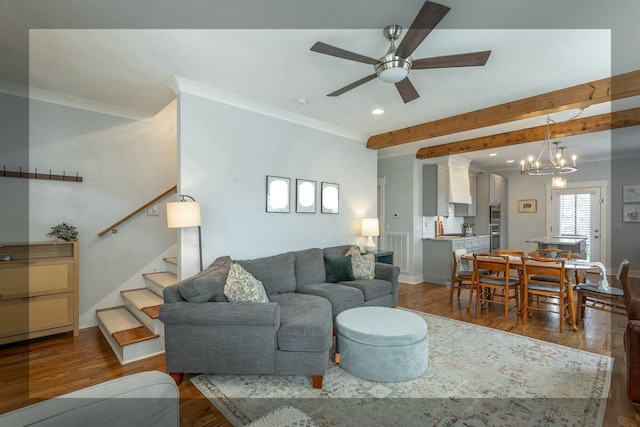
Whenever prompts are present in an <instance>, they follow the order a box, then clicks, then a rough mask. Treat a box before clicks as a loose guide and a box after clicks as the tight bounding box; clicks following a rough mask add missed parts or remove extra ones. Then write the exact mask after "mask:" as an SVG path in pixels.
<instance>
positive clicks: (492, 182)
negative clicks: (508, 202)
mask: <svg viewBox="0 0 640 427" xmlns="http://www.w3.org/2000/svg"><path fill="white" fill-rule="evenodd" d="M506 190H507V185H506V178H504V177H501V176H500V175H496V174H493V173H492V174H489V203H495V204H503V203H504V202H505V199H506Z"/></svg>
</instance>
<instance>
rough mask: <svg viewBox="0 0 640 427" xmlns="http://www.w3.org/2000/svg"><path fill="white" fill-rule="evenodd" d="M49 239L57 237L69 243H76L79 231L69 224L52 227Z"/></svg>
mask: <svg viewBox="0 0 640 427" xmlns="http://www.w3.org/2000/svg"><path fill="white" fill-rule="evenodd" d="M47 236H49V237H57V238H58V239H62V240H66V241H67V242H75V241H77V240H78V229H77V228H76V227H74V226H73V225H69V224H67V223H64V222H63V223H62V224H58V225H56V226H55V227H51V232H50V233H48V234H47Z"/></svg>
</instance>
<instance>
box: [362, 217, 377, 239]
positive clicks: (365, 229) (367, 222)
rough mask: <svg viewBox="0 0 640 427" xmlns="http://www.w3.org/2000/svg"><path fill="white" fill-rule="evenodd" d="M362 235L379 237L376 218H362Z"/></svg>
mask: <svg viewBox="0 0 640 427" xmlns="http://www.w3.org/2000/svg"><path fill="white" fill-rule="evenodd" d="M362 235H363V236H379V235H380V226H379V225H378V218H362Z"/></svg>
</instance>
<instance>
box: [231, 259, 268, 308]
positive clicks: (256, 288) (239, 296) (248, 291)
mask: <svg viewBox="0 0 640 427" xmlns="http://www.w3.org/2000/svg"><path fill="white" fill-rule="evenodd" d="M224 295H225V296H226V297H227V299H228V300H229V301H247V302H269V298H268V297H267V293H266V292H265V290H264V286H262V282H260V281H259V280H258V279H256V278H255V277H253V276H252V275H251V273H249V272H248V271H247V270H245V269H244V268H242V267H241V266H240V264H238V263H236V262H234V263H233V264H231V268H230V269H229V275H228V276H227V281H226V282H225V284H224Z"/></svg>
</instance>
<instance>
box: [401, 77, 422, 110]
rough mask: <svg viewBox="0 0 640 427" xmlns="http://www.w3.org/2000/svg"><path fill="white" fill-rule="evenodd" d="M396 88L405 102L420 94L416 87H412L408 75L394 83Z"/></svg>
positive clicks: (418, 96)
mask: <svg viewBox="0 0 640 427" xmlns="http://www.w3.org/2000/svg"><path fill="white" fill-rule="evenodd" d="M396 88H398V92H400V96H401V97H402V100H403V101H404V103H405V104H406V103H407V102H411V101H413V100H414V99H417V98H420V94H418V91H417V90H416V88H415V87H413V84H412V83H411V80H409V77H405V78H404V79H403V80H400V81H399V82H398V83H396Z"/></svg>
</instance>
